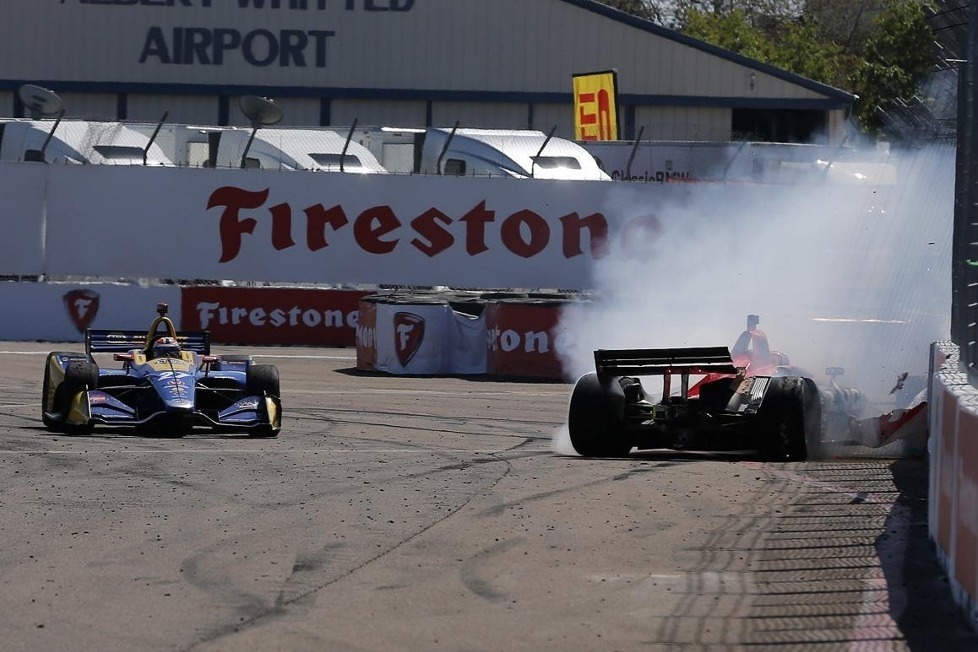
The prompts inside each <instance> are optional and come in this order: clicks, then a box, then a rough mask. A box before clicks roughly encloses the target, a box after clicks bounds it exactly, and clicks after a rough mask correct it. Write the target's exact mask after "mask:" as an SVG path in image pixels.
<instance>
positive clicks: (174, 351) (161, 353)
mask: <svg viewBox="0 0 978 652" xmlns="http://www.w3.org/2000/svg"><path fill="white" fill-rule="evenodd" d="M153 357H154V358H163V357H168V358H179V357H180V345H179V344H178V343H177V340H176V338H174V337H161V338H159V339H158V340H156V342H154V343H153Z"/></svg>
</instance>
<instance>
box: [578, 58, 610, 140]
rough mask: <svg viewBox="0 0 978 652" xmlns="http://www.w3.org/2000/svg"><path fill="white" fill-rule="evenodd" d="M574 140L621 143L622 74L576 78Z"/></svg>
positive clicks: (607, 73) (592, 73) (586, 74)
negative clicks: (619, 117)
mask: <svg viewBox="0 0 978 652" xmlns="http://www.w3.org/2000/svg"><path fill="white" fill-rule="evenodd" d="M573 86H574V140H598V141H602V140H619V139H620V138H621V135H620V134H621V130H620V128H619V126H618V74H617V73H616V72H615V71H614V70H606V71H603V72H591V73H582V74H579V75H574V76H573Z"/></svg>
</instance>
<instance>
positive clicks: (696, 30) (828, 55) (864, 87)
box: [606, 0, 935, 132]
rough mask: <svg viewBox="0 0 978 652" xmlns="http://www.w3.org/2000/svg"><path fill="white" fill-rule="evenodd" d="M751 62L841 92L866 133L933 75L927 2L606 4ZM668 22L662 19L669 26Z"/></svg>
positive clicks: (675, 0) (624, 0)
mask: <svg viewBox="0 0 978 652" xmlns="http://www.w3.org/2000/svg"><path fill="white" fill-rule="evenodd" d="M606 4H609V5H613V6H617V7H618V8H620V9H622V10H624V11H630V12H631V13H635V14H636V15H641V16H642V17H643V18H648V19H650V20H656V21H657V22H659V23H660V24H664V23H670V24H671V25H672V26H673V27H675V28H676V29H678V30H679V31H681V32H682V33H684V34H686V35H688V36H691V37H693V38H696V39H699V40H702V41H706V42H707V43H712V44H714V45H717V46H719V47H722V48H724V49H727V50H730V51H732V52H736V53H738V54H742V55H744V56H746V57H749V58H751V59H756V60H758V61H761V62H764V63H767V64H770V65H772V66H775V67H778V68H781V69H783V70H787V71H789V72H793V73H795V74H798V75H801V76H803V77H807V78H809V79H813V80H815V81H818V82H821V83H823V84H827V85H829V86H833V87H835V88H840V89H844V90H847V91H849V92H851V93H853V94H855V95H857V96H858V100H857V101H856V103H855V105H854V115H855V116H856V118H857V119H858V121H859V123H860V125H861V126H862V127H863V129H865V130H866V131H869V132H875V131H878V130H879V129H880V128H881V127H882V125H883V113H884V112H885V110H886V109H887V107H889V106H890V105H892V104H893V103H894V102H898V101H899V100H901V99H909V98H912V97H913V96H914V95H915V94H916V92H917V89H918V88H919V87H920V83H921V81H923V79H924V78H925V77H926V76H927V75H928V73H929V72H930V71H931V70H932V69H933V67H934V63H935V60H934V55H933V49H932V44H933V41H934V34H933V32H932V31H931V29H930V27H929V25H928V24H927V20H926V16H925V13H924V9H925V5H926V0H861V1H860V2H852V0H804V1H798V0H672V1H669V2H656V1H654V0H606ZM667 17H668V18H667Z"/></svg>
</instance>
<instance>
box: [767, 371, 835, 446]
mask: <svg viewBox="0 0 978 652" xmlns="http://www.w3.org/2000/svg"><path fill="white" fill-rule="evenodd" d="M770 382H771V384H770V386H769V387H768V390H767V393H766V394H765V395H764V401H763V403H762V404H761V409H760V410H759V411H758V415H757V416H758V437H759V441H758V453H759V454H760V457H761V459H762V460H763V461H765V462H803V461H805V460H806V459H808V448H809V441H812V442H813V444H814V442H815V441H817V438H818V433H819V430H820V428H821V421H822V415H821V398H820V395H819V392H818V388H817V387H816V386H815V382H814V381H812V380H811V379H810V378H802V377H798V376H779V377H774V378H771V381H770Z"/></svg>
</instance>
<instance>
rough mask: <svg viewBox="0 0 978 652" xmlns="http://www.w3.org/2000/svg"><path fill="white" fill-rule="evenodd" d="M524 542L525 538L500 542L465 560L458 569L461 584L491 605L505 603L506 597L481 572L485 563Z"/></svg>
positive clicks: (507, 598)
mask: <svg viewBox="0 0 978 652" xmlns="http://www.w3.org/2000/svg"><path fill="white" fill-rule="evenodd" d="M525 541H526V538H525V537H515V538H513V539H508V540H506V541H500V542H499V543H497V544H495V545H493V546H490V547H488V548H485V549H483V550H481V551H480V552H477V553H476V554H474V555H472V556H471V557H469V558H468V559H466V560H465V561H464V562H463V563H462V567H461V569H459V575H460V577H461V580H462V584H463V585H464V586H465V587H466V588H467V589H468V590H469V591H471V592H472V593H474V594H475V595H477V596H479V597H480V598H482V599H483V600H487V601H489V602H493V603H501V602H507V601H508V600H509V597H508V595H507V594H506V593H504V592H502V591H500V590H497V589H496V588H495V587H494V585H493V581H492V579H491V578H488V577H485V576H484V575H483V573H482V572H481V571H482V568H483V567H484V566H485V565H486V563H487V562H489V561H491V560H492V559H494V558H495V557H497V556H499V555H502V554H504V553H506V552H508V551H509V550H511V549H512V548H515V547H516V546H518V545H520V544H522V543H524V542H525Z"/></svg>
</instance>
